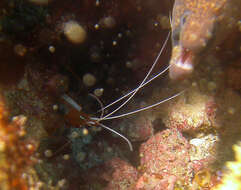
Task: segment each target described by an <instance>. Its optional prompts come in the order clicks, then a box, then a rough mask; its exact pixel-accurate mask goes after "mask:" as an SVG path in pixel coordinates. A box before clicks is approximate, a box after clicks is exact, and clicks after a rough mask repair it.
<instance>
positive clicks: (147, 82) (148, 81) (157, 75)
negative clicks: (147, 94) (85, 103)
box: [98, 64, 172, 112]
mask: <svg viewBox="0 0 241 190" xmlns="http://www.w3.org/2000/svg"><path fill="white" fill-rule="evenodd" d="M171 66H172V65H171V64H170V65H168V66H167V67H166V68H165V69H164V70H162V71H161V72H160V73H158V74H156V75H155V76H154V77H152V78H150V79H149V80H147V81H146V82H145V83H144V84H143V85H141V86H140V88H142V87H144V86H146V85H147V84H149V83H150V82H151V81H153V80H154V79H156V78H158V77H159V76H160V75H162V74H163V73H165V72H166V71H167V70H168V69H169V68H170V67H171ZM137 90H138V88H135V89H134V90H132V91H130V92H128V93H127V94H125V95H124V96H122V97H120V98H118V99H117V100H115V101H114V102H112V103H110V104H108V105H107V106H105V107H103V108H102V109H100V110H98V112H99V111H103V110H105V109H106V108H108V107H110V106H112V105H113V104H115V103H117V102H119V101H121V100H123V99H124V98H126V97H128V96H130V95H131V94H132V93H134V92H135V91H137Z"/></svg>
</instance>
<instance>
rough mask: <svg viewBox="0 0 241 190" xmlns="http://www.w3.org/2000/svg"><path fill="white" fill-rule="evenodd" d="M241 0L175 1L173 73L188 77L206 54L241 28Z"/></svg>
mask: <svg viewBox="0 0 241 190" xmlns="http://www.w3.org/2000/svg"><path fill="white" fill-rule="evenodd" d="M240 7H241V0H175V3H174V7H173V12H172V22H171V24H172V57H171V60H170V63H169V64H171V67H170V70H169V76H170V78H171V79H173V80H175V79H181V78H185V77H186V76H187V75H189V74H190V73H192V71H193V69H194V65H196V64H197V63H198V62H199V61H200V58H202V57H205V56H206V55H205V53H207V52H210V51H211V50H212V49H215V48H216V47H217V46H219V45H220V44H222V43H223V42H224V41H225V40H226V39H227V38H228V36H229V35H231V33H232V32H233V31H234V29H235V30H236V29H238V22H239V21H240V19H241V11H240Z"/></svg>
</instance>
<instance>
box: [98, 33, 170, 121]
mask: <svg viewBox="0 0 241 190" xmlns="http://www.w3.org/2000/svg"><path fill="white" fill-rule="evenodd" d="M169 36H170V32H169V33H168V35H167V38H166V40H165V42H164V44H163V46H162V48H161V50H160V52H159V53H158V55H157V57H156V59H155V61H154V63H153V64H152V66H151V68H150V70H149V71H148V73H147V74H146V76H145V78H144V79H143V81H142V82H141V84H140V85H139V86H138V87H137V88H136V90H135V91H134V92H133V93H132V95H131V96H130V97H129V98H128V99H127V100H126V101H125V102H124V103H123V104H121V105H120V106H119V107H118V108H116V109H115V110H114V111H112V112H111V113H109V114H107V115H105V116H104V117H102V118H101V119H100V120H99V121H101V120H104V119H105V118H108V117H109V116H111V115H113V114H114V113H115V112H117V111H118V110H120V109H121V108H122V107H123V106H124V105H126V104H127V103H128V102H129V101H130V99H131V98H132V97H133V96H135V94H136V93H137V92H138V90H139V89H140V88H141V87H142V85H143V84H144V83H145V81H146V80H147V78H148V77H149V75H150V74H151V72H152V70H153V68H154V67H155V66H156V64H157V62H158V60H159V58H160V56H161V54H162V52H163V50H164V48H165V46H166V44H167V41H168V39H169Z"/></svg>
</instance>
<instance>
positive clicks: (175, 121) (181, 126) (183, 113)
mask: <svg viewBox="0 0 241 190" xmlns="http://www.w3.org/2000/svg"><path fill="white" fill-rule="evenodd" d="M216 111H217V104H216V103H215V100H214V98H213V97H211V96H206V95H200V94H198V93H195V92H191V93H190V96H189V99H188V100H187V98H180V99H179V100H178V102H177V103H176V104H175V105H172V106H168V114H167V116H166V117H164V119H163V122H164V123H165V125H166V126H167V127H168V128H175V129H178V130H180V131H187V132H194V131H200V130H210V129H212V128H213V127H218V126H219V124H218V121H217V120H216Z"/></svg>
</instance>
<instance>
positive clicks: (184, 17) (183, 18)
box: [180, 11, 190, 28]
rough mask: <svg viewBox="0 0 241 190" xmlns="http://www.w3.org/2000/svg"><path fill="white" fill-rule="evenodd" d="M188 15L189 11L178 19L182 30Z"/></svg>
mask: <svg viewBox="0 0 241 190" xmlns="http://www.w3.org/2000/svg"><path fill="white" fill-rule="evenodd" d="M189 15H190V11H185V12H184V13H183V15H182V16H181V19H180V27H181V28H182V27H183V25H184V24H185V22H186V21H187V17H188V16H189Z"/></svg>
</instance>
